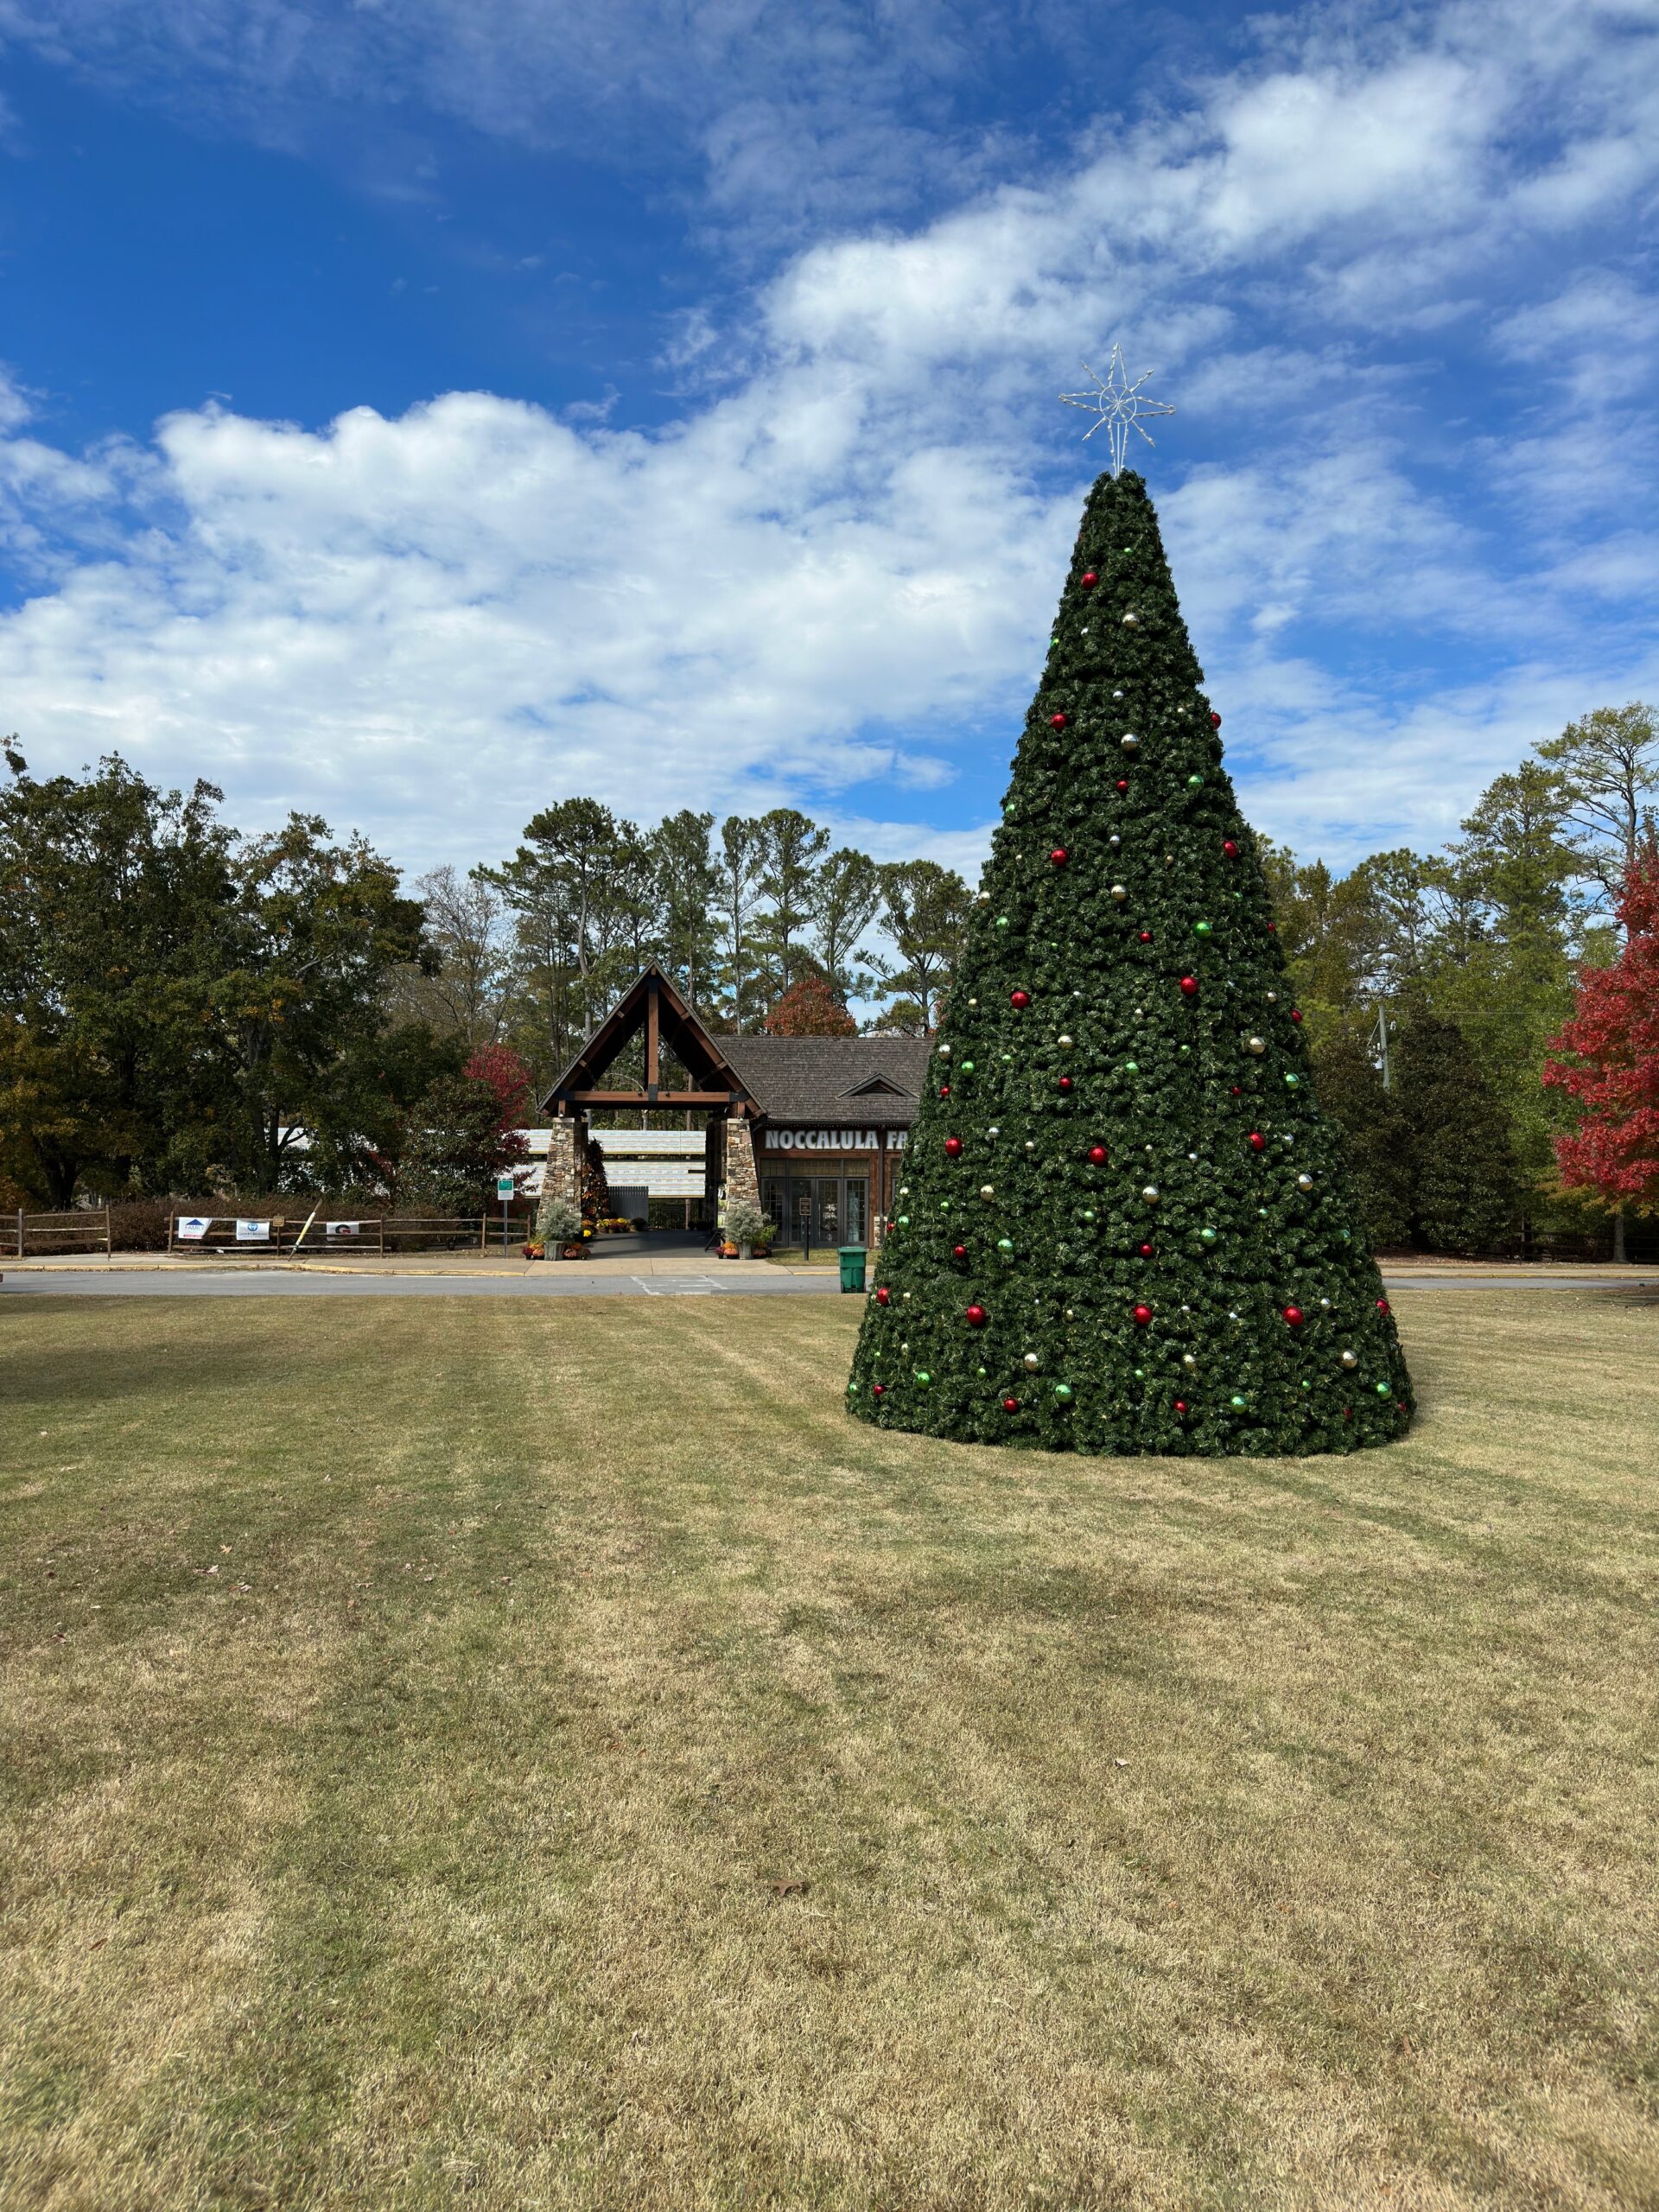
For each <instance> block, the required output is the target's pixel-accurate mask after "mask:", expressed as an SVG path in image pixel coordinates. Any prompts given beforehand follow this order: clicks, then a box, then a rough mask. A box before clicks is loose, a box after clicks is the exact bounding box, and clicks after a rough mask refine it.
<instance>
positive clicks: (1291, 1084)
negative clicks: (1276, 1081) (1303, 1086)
mask: <svg viewBox="0 0 1659 2212" xmlns="http://www.w3.org/2000/svg"><path fill="white" fill-rule="evenodd" d="M1301 1079H1302V1078H1301V1077H1300V1076H1299V1075H1287V1077H1285V1089H1286V1090H1295V1089H1296V1087H1297V1085H1298V1084H1300V1082H1301Z"/></svg>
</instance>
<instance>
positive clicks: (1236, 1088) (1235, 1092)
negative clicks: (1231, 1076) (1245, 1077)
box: [1233, 1084, 1239, 1098]
mask: <svg viewBox="0 0 1659 2212" xmlns="http://www.w3.org/2000/svg"><path fill="white" fill-rule="evenodd" d="M1238 1095H1239V1091H1238V1085H1237V1084H1234V1085H1233V1096H1234V1097H1235V1098H1236V1097H1237V1096H1238Z"/></svg>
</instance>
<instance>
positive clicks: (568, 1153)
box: [542, 1114, 588, 1206]
mask: <svg viewBox="0 0 1659 2212" xmlns="http://www.w3.org/2000/svg"><path fill="white" fill-rule="evenodd" d="M587 1143H588V1124H587V1122H586V1121H585V1120H584V1119H582V1118H580V1117H578V1116H575V1115H570V1114H561V1115H560V1116H557V1117H556V1120H555V1122H554V1123H553V1127H552V1129H551V1131H550V1134H549V1136H548V1141H547V1169H546V1173H544V1174H543V1178H542V1196H543V1198H569V1201H570V1203H571V1205H573V1206H580V1205H581V1204H582V1160H583V1157H584V1155H585V1154H586V1151H587Z"/></svg>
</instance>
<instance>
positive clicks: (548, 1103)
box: [543, 962, 760, 1116]
mask: <svg viewBox="0 0 1659 2212" xmlns="http://www.w3.org/2000/svg"><path fill="white" fill-rule="evenodd" d="M642 1031H643V1032H644V1034H645V1085H644V1088H643V1089H635V1090H609V1089H607V1088H606V1087H605V1077H607V1075H608V1074H609V1073H610V1071H611V1069H612V1067H613V1065H615V1063H616V1062H617V1061H618V1060H619V1059H620V1058H621V1057H622V1054H623V1053H624V1052H626V1050H627V1048H628V1046H630V1045H632V1042H633V1040H634V1039H635V1038H636V1037H638V1036H639V1034H640V1033H641V1032H642ZM664 1045H666V1046H668V1049H669V1050H670V1052H672V1053H673V1055H674V1057H675V1058H676V1059H677V1060H678V1062H679V1063H680V1065H681V1066H682V1067H683V1069H684V1070H685V1071H686V1074H687V1075H688V1076H689V1077H690V1080H691V1083H692V1084H693V1086H694V1087H693V1088H692V1089H690V1090H667V1089H665V1088H664V1085H663V1083H662V1079H661V1068H662V1056H663V1047H664ZM595 1106H687V1107H702V1108H704V1109H713V1110H714V1111H716V1112H719V1113H723V1114H728V1115H749V1116H753V1115H754V1114H756V1113H758V1112H759V1110H760V1109H759V1108H758V1107H757V1106H756V1105H755V1103H754V1101H753V1099H752V1098H751V1097H750V1096H749V1094H748V1092H747V1090H746V1089H745V1088H744V1085H743V1081H742V1078H741V1077H740V1076H739V1074H738V1072H737V1071H736V1069H735V1068H734V1067H733V1066H732V1065H730V1063H729V1062H728V1060H727V1058H726V1057H725V1055H724V1053H723V1052H721V1049H720V1040H719V1039H718V1038H716V1037H714V1036H711V1035H710V1033H709V1031H708V1030H707V1029H705V1028H704V1027H703V1026H702V1022H701V1021H700V1020H698V1019H697V1016H696V1013H695V1012H694V1011H693V1010H692V1008H691V1007H690V1006H688V1005H687V1003H686V1001H684V1000H683V998H682V997H681V996H680V994H679V993H678V992H677V990H676V989H675V988H674V986H673V984H672V983H671V982H669V980H668V978H667V976H664V973H663V971H662V969H660V968H658V966H657V965H656V963H654V962H653V963H652V965H651V966H650V967H649V968H647V969H645V973H644V974H643V975H642V976H640V977H639V980H638V981H637V982H634V983H632V985H630V987H629V988H628V990H627V991H626V993H625V995H623V997H622V998H621V999H620V1001H618V1003H617V1005H616V1007H615V1008H614V1009H613V1012H612V1013H610V1014H607V1017H606V1019H605V1020H603V1021H601V1024H600V1026H599V1027H598V1028H597V1029H595V1030H594V1033H593V1035H592V1036H591V1037H590V1038H589V1039H588V1042H587V1043H586V1044H585V1045H584V1046H582V1050H581V1052H578V1053H577V1055H576V1057H575V1059H574V1060H572V1061H571V1063H570V1065H569V1067H568V1068H567V1069H566V1070H565V1071H564V1073H563V1075H562V1076H561V1077H559V1079H558V1081H557V1082H556V1084H554V1086H553V1088H552V1090H550V1091H549V1093H548V1094H547V1097H546V1099H545V1100H544V1101H543V1112H546V1113H550V1114H554V1115H580V1114H586V1113H587V1112H588V1110H589V1109H590V1108H592V1107H595Z"/></svg>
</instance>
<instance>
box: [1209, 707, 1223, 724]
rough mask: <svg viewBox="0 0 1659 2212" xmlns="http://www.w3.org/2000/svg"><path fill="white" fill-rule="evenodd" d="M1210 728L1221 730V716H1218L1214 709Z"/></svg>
mask: <svg viewBox="0 0 1659 2212" xmlns="http://www.w3.org/2000/svg"><path fill="white" fill-rule="evenodd" d="M1210 727H1211V729H1219V728H1221V716H1220V715H1218V714H1217V712H1216V711H1215V709H1214V708H1213V707H1212V708H1211V710H1210Z"/></svg>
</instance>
